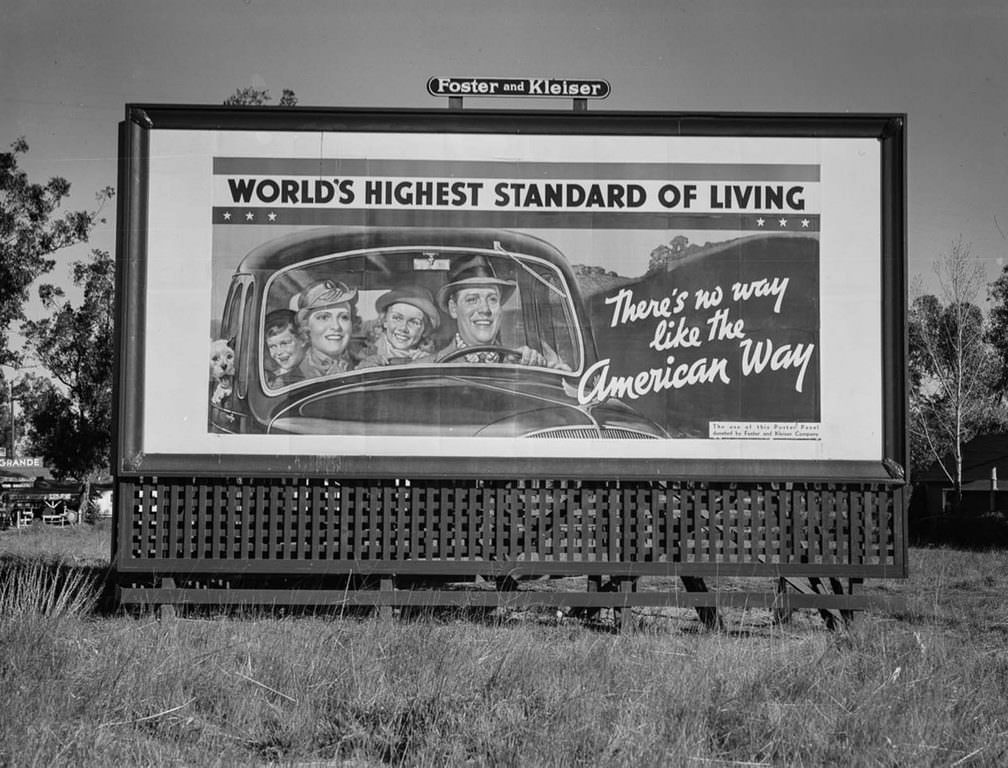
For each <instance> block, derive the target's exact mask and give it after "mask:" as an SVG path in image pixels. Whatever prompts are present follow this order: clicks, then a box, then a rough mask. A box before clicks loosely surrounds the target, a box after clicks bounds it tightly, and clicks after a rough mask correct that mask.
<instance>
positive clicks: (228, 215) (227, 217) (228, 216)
mask: <svg viewBox="0 0 1008 768" xmlns="http://www.w3.org/2000/svg"><path fill="white" fill-rule="evenodd" d="M224 221H231V211H224Z"/></svg>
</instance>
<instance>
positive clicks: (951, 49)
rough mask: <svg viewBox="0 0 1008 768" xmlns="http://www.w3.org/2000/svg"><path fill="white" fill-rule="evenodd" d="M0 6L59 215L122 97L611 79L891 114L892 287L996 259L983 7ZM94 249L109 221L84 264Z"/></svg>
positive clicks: (104, 181) (731, 106) (386, 94)
mask: <svg viewBox="0 0 1008 768" xmlns="http://www.w3.org/2000/svg"><path fill="white" fill-rule="evenodd" d="M0 10H2V18H3V24H2V25H0V72H2V73H3V77H2V78H0V142H2V143H3V145H5V146H6V145H9V144H10V143H11V142H12V141H14V139H15V138H17V137H18V136H24V137H26V138H27V140H28V142H29V144H30V146H31V152H30V153H29V155H28V158H27V160H26V161H25V162H24V166H25V168H26V169H27V170H28V171H29V173H30V175H31V176H32V178H33V179H34V180H37V181H41V180H43V179H44V178H47V177H48V176H51V175H57V174H58V175H61V176H64V177H66V178H67V179H69V180H70V181H71V182H72V184H73V193H74V194H73V198H72V200H71V205H72V206H74V207H88V206H90V205H91V204H92V203H93V195H94V192H95V191H96V190H98V189H99V188H101V187H103V186H105V185H108V184H114V183H115V177H116V124H117V123H118V121H119V120H121V119H122V116H123V113H124V105H125V104H126V103H129V102H166V103H188V104H198V103H220V102H221V101H223V100H224V99H225V98H226V97H227V96H228V95H230V94H231V93H232V92H233V91H234V90H235V88H237V87H240V86H246V85H254V86H257V87H261V88H263V87H264V88H269V89H270V90H271V92H272V93H273V94H274V95H275V96H276V97H279V96H280V93H281V90H282V89H283V88H292V89H293V90H294V91H296V93H297V95H298V98H299V101H300V104H301V105H312V106H316V105H317V106H378V107H396V106H399V107H429V108H442V107H444V106H445V103H444V101H443V100H438V99H434V98H432V97H430V96H428V95H427V93H426V89H425V84H426V79H427V77H428V76H430V75H459V76H461V75H483V76H490V75H498V76H559V77H577V76H583V77H600V78H605V79H607V80H608V81H609V82H610V83H611V84H612V89H613V92H612V96H611V97H610V98H609V99H607V100H606V101H605V102H602V103H601V104H600V103H598V102H594V103H592V104H591V106H590V108H591V109H592V110H670V111H690V112H692V111H785V112H832V113H845V112H905V113H907V114H908V120H909V122H908V126H909V127H908V137H909V153H908V156H909V226H910V239H909V254H910V272H911V274H923V275H926V274H927V273H928V272H929V270H930V265H931V263H932V261H933V260H934V259H935V258H936V257H938V256H939V255H941V253H943V252H944V251H947V250H948V248H949V246H950V245H951V243H952V242H953V241H954V240H956V239H957V238H958V237H960V236H961V237H962V238H963V240H964V241H966V242H968V243H971V244H972V249H973V252H974V253H975V254H976V255H977V256H978V257H979V258H980V259H982V260H983V261H984V263H985V265H986V266H987V271H988V275H989V276H990V277H991V278H993V277H995V276H996V275H997V274H998V273H999V272H1000V270H1001V267H1002V266H1003V265H1004V264H1005V258H1006V257H1008V240H1006V237H1005V235H1006V234H1008V53H1006V46H1005V43H1006V41H1008V5H1006V4H1005V3H1004V1H1003V0H997V1H990V2H986V1H981V0H962V1H961V2H951V1H949V0H945V1H943V2H936V1H935V0H900V1H890V2H885V1H883V0H875V1H874V2H868V1H865V2H853V1H850V0H847V1H844V0H841V1H836V0H833V1H831V2H818V1H816V0H795V1H789V0H766V1H765V2H753V1H752V0H738V1H735V0H720V1H719V0H713V1H711V2H699V1H697V2H669V1H668V0H665V1H663V2H633V1H632V0H624V1H623V2H608V3H607V2H584V1H582V2H574V1H573V0H560V1H554V2H547V1H546V0H521V1H520V2H506V1H503V0H500V1H498V2H493V3H484V2H474V1H473V0H468V1H466V0H428V1H427V2H418V1H417V0H413V1H412V2H407V1H405V0H366V1H364V0H361V1H357V0H351V1H337V0H331V1H329V2H322V1H321V0H285V1H284V2H268V1H267V0H216V1H215V0H209V1H208V0H171V1H170V2H166V1H165V0H160V1H158V2H151V0H128V1H127V0H74V2H67V0H0ZM466 104H467V105H472V106H492V107H505V108H522V107H528V108H533V109H535V108H543V106H544V104H543V102H541V101H537V102H532V103H529V102H523V101H522V100H519V99H507V100H496V101H493V102H487V101H483V102H478V101H475V100H471V101H467V102H466ZM567 104H569V101H568V102H563V101H558V102H556V103H555V104H554V103H552V102H548V103H546V105H545V106H548V107H549V108H565V107H566V105H567ZM109 213H110V214H113V211H111V210H110V211H109ZM113 242H114V215H110V219H109V222H108V224H106V225H105V226H103V227H101V228H100V229H99V231H98V232H97V233H96V235H95V237H94V238H93V239H92V243H91V246H90V247H101V248H106V249H110V250H111V249H112V247H113ZM83 253H84V251H82V250H74V251H71V252H70V253H67V254H65V255H64V257H63V259H62V261H69V260H71V259H73V258H79V257H80V256H81V255H82V254H83ZM63 274H65V273H63ZM57 277H58V275H57ZM57 281H58V280H57Z"/></svg>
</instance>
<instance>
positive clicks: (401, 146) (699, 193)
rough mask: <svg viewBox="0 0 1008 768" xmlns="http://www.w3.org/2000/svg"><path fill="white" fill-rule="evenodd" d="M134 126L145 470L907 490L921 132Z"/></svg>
mask: <svg viewBox="0 0 1008 768" xmlns="http://www.w3.org/2000/svg"><path fill="white" fill-rule="evenodd" d="M692 120H693V121H694V122H693V123H691V122H689V121H687V122H686V123H684V122H683V119H682V118H681V117H677V116H675V115H666V116H663V115H658V116H656V115H646V116H636V115H633V114H623V113H600V114H597V115H586V114H584V113H582V114H580V115H577V116H574V115H571V116H570V117H569V118H565V117H558V116H557V115H556V113H544V116H542V117H538V116H536V114H535V113H532V114H526V115H520V114H507V113H487V112H479V113H474V114H472V115H466V114H465V113H464V112H463V113H455V114H448V113H443V112H442V113H438V112H395V113H374V112H365V111H347V110H332V111H326V110H318V111H309V110H300V109H298V110H292V111H291V112H290V113H289V116H285V115H283V114H281V113H279V112H278V111H277V110H271V111H262V110H249V109H247V108H241V109H238V110H224V109H220V108H216V109H209V108H207V109H182V110H179V109H177V108H169V107H164V108H159V107H154V106H151V107H131V108H129V110H128V121H127V123H125V124H124V127H123V142H124V154H123V168H122V174H123V180H124V183H125V184H127V185H128V186H129V189H128V194H126V195H124V196H123V200H124V201H125V202H123V203H122V204H121V208H120V212H121V215H122V216H124V217H125V219H126V220H125V221H123V222H120V231H121V232H123V233H124V236H123V240H122V242H121V244H120V258H121V259H122V260H123V262H124V265H125V269H124V271H123V277H124V284H123V288H124V289H125V296H126V301H125V302H124V304H123V306H124V310H125V311H124V313H123V316H122V323H123V325H124V328H123V332H121V333H120V338H122V339H123V340H124V347H123V349H122V358H123V363H124V365H123V366H122V378H121V379H120V403H121V405H120V407H121V410H122V413H123V415H124V418H121V419H120V424H121V425H122V426H123V431H121V433H120V443H119V461H120V471H121V472H127V473H130V472H134V473H141V472H148V473H158V472H160V473H162V474H163V473H171V472H180V473H198V472H206V471H207V470H208V469H211V470H219V471H226V472H232V473H238V474H251V473H253V472H260V473H271V474H272V473H277V474H290V473H294V474H308V475H325V476H333V475H337V476H338V475H344V474H356V475H358V476H359V475H361V473H373V474H380V475H384V476H390V475H394V476H406V477H408V476H423V475H443V476H477V477H480V476H487V475H495V474H507V475H511V474H512V473H517V474H518V476H525V475H526V474H527V475H531V476H568V477H569V476H600V474H599V473H606V474H605V476H611V477H630V476H633V477H641V476H643V477H706V478H720V479H730V478H738V477H752V476H759V477H764V478H765V477H781V478H787V479H800V478H812V477H845V478H847V477H849V478H868V479H880V478H885V477H889V473H888V472H887V470H886V469H885V467H886V465H889V466H893V464H894V463H895V464H896V465H901V464H902V463H903V457H904V455H905V440H904V438H903V424H902V412H903V410H902V385H903V360H904V351H903V342H902V338H903V335H902V334H903V330H902V328H903V326H902V317H903V312H904V299H903V290H904V288H903V282H902V281H903V274H904V266H903V265H904V254H903V242H902V235H903V232H902V221H903V219H902V213H901V211H902V204H903V190H902V186H901V185H902V178H903V176H902V136H903V133H902V121H901V119H899V118H898V117H896V118H890V117H877V118H876V117H869V118H857V117H850V116H844V117H835V118H829V117H823V118H787V117H776V118H775V117H766V116H764V117H752V118H740V117H738V116H726V117H723V118H718V117H717V116H707V117H705V118H703V119H698V118H692Z"/></svg>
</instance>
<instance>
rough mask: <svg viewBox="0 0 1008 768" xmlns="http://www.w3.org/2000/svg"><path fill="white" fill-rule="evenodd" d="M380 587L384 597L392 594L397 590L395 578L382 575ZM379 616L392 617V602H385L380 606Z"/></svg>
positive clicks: (383, 617)
mask: <svg viewBox="0 0 1008 768" xmlns="http://www.w3.org/2000/svg"><path fill="white" fill-rule="evenodd" d="M380 589H381V592H382V597H385V595H386V594H388V595H390V596H391V595H392V593H393V592H394V591H395V581H394V579H393V578H392V577H391V576H382V578H381V586H380ZM378 616H379V618H382V619H391V618H392V606H391V604H388V603H384V602H383V603H382V604H381V605H380V606H378Z"/></svg>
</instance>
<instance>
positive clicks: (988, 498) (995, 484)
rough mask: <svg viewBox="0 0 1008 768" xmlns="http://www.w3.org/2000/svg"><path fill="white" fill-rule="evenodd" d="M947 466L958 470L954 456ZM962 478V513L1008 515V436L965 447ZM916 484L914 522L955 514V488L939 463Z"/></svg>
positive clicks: (995, 435) (984, 436) (991, 436)
mask: <svg viewBox="0 0 1008 768" xmlns="http://www.w3.org/2000/svg"><path fill="white" fill-rule="evenodd" d="M944 465H945V466H946V467H948V468H949V469H951V468H952V467H953V466H954V462H953V460H952V457H951V456H947V457H946V458H945V460H944ZM962 478H963V482H962V489H963V500H962V506H961V508H960V510H959V511H960V512H961V513H964V514H973V515H980V514H986V513H990V512H1000V513H1001V514H1006V513H1008V433H1005V432H990V433H986V434H982V435H977V436H976V437H974V438H973V439H972V440H970V441H969V442H968V443H966V444H965V445H963V463H962ZM999 478H1000V480H999ZM913 481H914V494H913V500H912V502H911V507H910V516H911V519H921V518H925V519H932V518H936V517H938V516H941V515H945V514H950V513H952V512H953V511H954V510H955V487H954V484H953V483H952V481H951V480H949V478H948V476H947V475H946V474H945V472H944V470H943V469H942V466H941V465H940V464H939V463H938V462H937V461H936V462H934V463H933V464H932V465H931V466H930V467H928V469H927V470H926V471H924V472H922V473H920V474H919V475H917V476H916V477H914V478H913Z"/></svg>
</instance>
